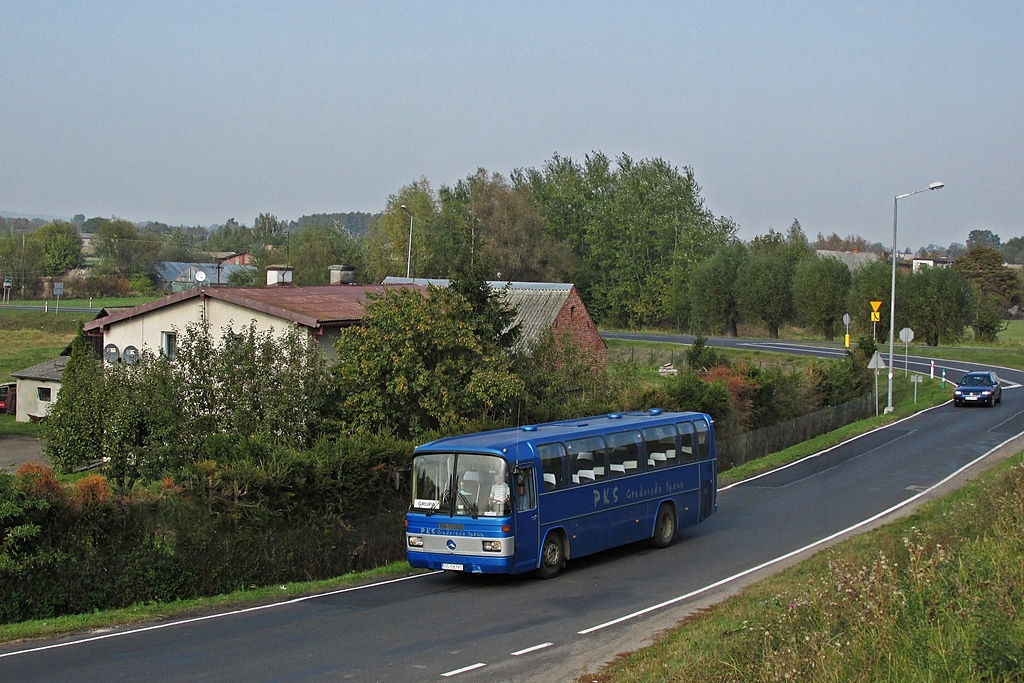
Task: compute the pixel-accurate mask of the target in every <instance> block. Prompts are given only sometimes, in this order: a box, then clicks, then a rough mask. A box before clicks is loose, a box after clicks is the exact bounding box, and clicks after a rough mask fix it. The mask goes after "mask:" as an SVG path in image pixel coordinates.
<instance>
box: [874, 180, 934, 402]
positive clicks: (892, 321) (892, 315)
mask: <svg viewBox="0 0 1024 683" xmlns="http://www.w3.org/2000/svg"><path fill="white" fill-rule="evenodd" d="M944 186H945V184H944V183H932V184H931V185H929V186H928V187H923V188H921V189H920V190H914V191H913V192H908V193H906V194H898V195H896V198H895V199H893V200H892V254H891V257H892V288H891V289H890V290H889V397H888V400H887V401H886V404H885V412H886V414H888V413H891V412H892V411H893V407H892V359H893V347H894V344H895V338H894V335H893V332H894V331H895V329H896V209H897V207H898V206H899V201H900V200H901V199H903V198H904V197H910V196H911V195H915V194H919V193H921V192H927V191H928V190H941V189H942V188H943V187H944Z"/></svg>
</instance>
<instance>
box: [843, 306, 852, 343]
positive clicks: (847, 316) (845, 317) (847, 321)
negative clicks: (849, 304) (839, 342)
mask: <svg viewBox="0 0 1024 683" xmlns="http://www.w3.org/2000/svg"><path fill="white" fill-rule="evenodd" d="M843 324H844V325H846V339H845V343H846V348H850V314H849V313H843Z"/></svg>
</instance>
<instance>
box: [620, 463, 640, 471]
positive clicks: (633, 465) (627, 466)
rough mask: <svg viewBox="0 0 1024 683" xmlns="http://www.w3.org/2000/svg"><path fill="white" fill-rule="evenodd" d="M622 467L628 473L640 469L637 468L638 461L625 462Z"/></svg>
mask: <svg viewBox="0 0 1024 683" xmlns="http://www.w3.org/2000/svg"><path fill="white" fill-rule="evenodd" d="M622 467H623V469H624V470H625V471H626V472H628V471H630V470H635V469H638V467H637V461H636V460H627V461H625V462H624V463H622Z"/></svg>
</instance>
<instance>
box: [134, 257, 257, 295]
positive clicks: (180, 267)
mask: <svg viewBox="0 0 1024 683" xmlns="http://www.w3.org/2000/svg"><path fill="white" fill-rule="evenodd" d="M255 270H256V267H255V266H247V265H239V264H231V263H186V262H184V261H160V262H159V263H156V264H154V266H153V271H154V275H155V277H156V286H157V288H158V289H169V290H171V291H172V292H180V291H183V290H185V289H191V288H193V287H198V286H199V285H202V284H203V283H209V284H211V285H223V284H227V281H228V278H229V277H231V275H232V274H233V273H236V272H239V271H243V272H253V271H255Z"/></svg>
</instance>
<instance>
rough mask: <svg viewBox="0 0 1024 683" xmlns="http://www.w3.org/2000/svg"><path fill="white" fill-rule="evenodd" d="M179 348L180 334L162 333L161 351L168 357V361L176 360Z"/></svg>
mask: <svg viewBox="0 0 1024 683" xmlns="http://www.w3.org/2000/svg"><path fill="white" fill-rule="evenodd" d="M177 346H178V333H177V332H161V333H160V350H161V351H163V354H164V355H165V356H167V358H168V359H170V360H174V351H175V349H176V348H177Z"/></svg>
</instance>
